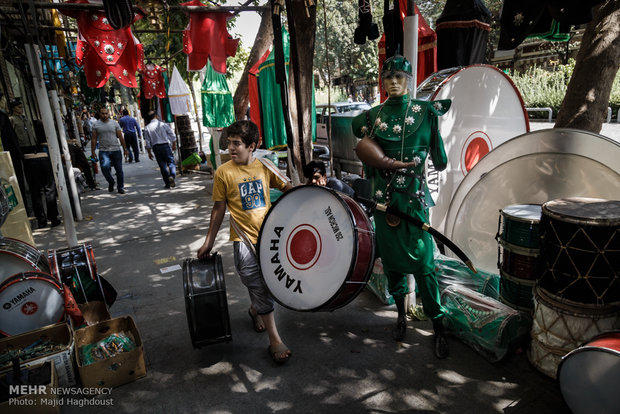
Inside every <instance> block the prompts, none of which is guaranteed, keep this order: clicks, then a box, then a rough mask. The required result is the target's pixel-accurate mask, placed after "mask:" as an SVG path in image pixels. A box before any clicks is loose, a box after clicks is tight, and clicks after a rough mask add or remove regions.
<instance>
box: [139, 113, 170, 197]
mask: <svg viewBox="0 0 620 414" xmlns="http://www.w3.org/2000/svg"><path fill="white" fill-rule="evenodd" d="M147 122H148V124H147V125H146V127H144V131H143V136H144V143H145V146H146V150H147V152H148V154H149V159H151V160H152V159H153V153H154V154H155V159H156V160H157V164H158V165H159V171H160V172H161V177H162V178H163V179H164V185H165V186H166V188H170V187H174V186H176V183H175V182H174V179H175V178H176V175H177V170H176V165H175V163H174V155H173V151H176V149H177V138H176V136H175V135H174V132H172V128H170V126H169V125H168V124H166V123H164V122H162V121H160V120H159V117H158V115H157V113H156V112H155V111H150V112H149V113H148V115H147ZM151 150H152V152H151Z"/></svg>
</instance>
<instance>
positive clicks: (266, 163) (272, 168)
mask: <svg viewBox="0 0 620 414" xmlns="http://www.w3.org/2000/svg"><path fill="white" fill-rule="evenodd" d="M257 159H258V160H259V161H260V162H261V163H262V164H263V165H264V166H265V167H267V168H268V169H269V171H271V172H272V173H274V174H275V175H276V177H278V178H279V179H280V180H282V182H285V183H290V182H291V180H289V178H288V177H287V176H286V175H284V174H282V172H281V171H280V170H279V169H278V167H276V166H275V164H274V163H273V162H271V161H269V160H268V159H267V158H263V157H259V158H257Z"/></svg>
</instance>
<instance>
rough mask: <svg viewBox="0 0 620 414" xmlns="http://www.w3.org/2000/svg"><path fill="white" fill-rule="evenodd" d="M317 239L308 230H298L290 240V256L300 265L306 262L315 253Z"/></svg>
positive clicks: (312, 257)
mask: <svg viewBox="0 0 620 414" xmlns="http://www.w3.org/2000/svg"><path fill="white" fill-rule="evenodd" d="M316 248H317V241H316V237H314V234H312V232H311V231H310V230H306V229H303V230H300V231H298V232H297V233H296V234H295V235H294V236H293V239H292V240H291V256H292V259H293V260H295V262H297V263H299V264H300V265H305V264H308V262H310V261H311V260H312V259H314V256H315V255H316Z"/></svg>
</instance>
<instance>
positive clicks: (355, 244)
mask: <svg viewBox="0 0 620 414" xmlns="http://www.w3.org/2000/svg"><path fill="white" fill-rule="evenodd" d="M304 188H312V189H318V190H319V191H327V192H329V193H331V194H332V195H333V196H335V198H336V200H338V202H339V203H340V204H342V205H343V206H344V207H345V211H346V213H347V216H348V217H349V221H350V224H351V226H352V228H353V230H354V231H353V238H354V242H353V253H354V254H353V255H352V256H353V257H352V258H351V261H350V262H349V267H348V271H347V275H349V274H350V273H351V272H352V271H353V269H354V268H355V258H356V257H357V253H358V250H359V246H358V244H359V243H358V242H359V237H358V234H357V222H356V220H355V217H354V216H353V213H352V212H351V209H350V208H349V205H348V204H347V203H346V201H345V200H344V199H343V198H342V197H341V196H340V195H339V194H338V192H337V191H336V190H333V189H331V188H329V187H323V186H317V185H310V184H304V185H299V186H297V187H293V188H292V189H290V190H289V191H287V192H286V193H283V194H282V196H280V197H279V198H278V199H277V200H276V201H275V203H273V204H272V205H271V207H270V208H269V211H268V212H267V214H266V215H265V218H264V219H263V222H262V224H261V227H260V231H259V232H258V240H257V242H256V245H257V246H258V248H257V249H256V259H257V262H258V268H259V269H260V276H261V279H262V280H263V282H264V283H265V286H266V287H267V290H268V291H269V293H270V294H271V296H272V297H273V299H274V300H275V301H276V302H277V303H278V304H280V305H281V306H283V307H285V308H287V309H290V310H294V311H297V312H316V311H320V310H322V308H323V307H324V306H325V305H326V304H328V303H330V302H331V301H333V300H334V299H336V298H337V297H338V295H339V294H340V293H341V292H342V290H343V289H344V288H345V287H346V284H345V283H344V282H346V280H343V283H342V285H341V286H340V288H339V289H338V290H337V291H336V292H334V294H333V295H332V296H330V297H329V298H328V299H326V300H325V301H324V302H323V303H322V304H321V305H320V306H316V307H313V308H309V309H296V308H293V307H292V306H289V305H287V304H285V303H283V302H282V301H281V300H280V299H278V298H277V297H276V295H274V294H273V292H272V291H271V289H270V288H269V284H268V283H267V281H266V280H265V276H264V272H263V269H262V266H261V255H260V250H261V249H260V246H261V240H262V238H263V237H262V236H263V229H264V228H265V223H267V219H268V218H269V216H270V215H271V213H272V212H273V211H274V210H275V207H276V206H277V205H278V204H279V203H280V202H281V201H282V200H284V199H285V198H286V196H287V195H289V194H291V193H293V192H294V191H299V190H302V189H304ZM344 196H346V194H344ZM371 270H372V267H371ZM369 275H370V273H369ZM347 303H348V302H347ZM344 305H346V303H345V304H344ZM344 305H342V306H344ZM342 306H339V307H342ZM334 309H337V308H334ZM334 309H327V310H334Z"/></svg>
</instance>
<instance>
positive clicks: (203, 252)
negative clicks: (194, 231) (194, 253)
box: [198, 243, 213, 259]
mask: <svg viewBox="0 0 620 414" xmlns="http://www.w3.org/2000/svg"><path fill="white" fill-rule="evenodd" d="M212 248H213V246H208V245H207V244H206V243H205V244H203V245H202V246H201V247H200V249H198V258H199V259H206V258H208V257H209V253H211V249H212Z"/></svg>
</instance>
